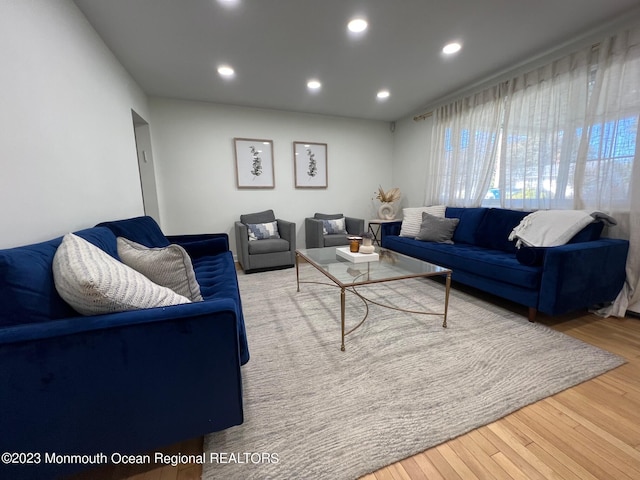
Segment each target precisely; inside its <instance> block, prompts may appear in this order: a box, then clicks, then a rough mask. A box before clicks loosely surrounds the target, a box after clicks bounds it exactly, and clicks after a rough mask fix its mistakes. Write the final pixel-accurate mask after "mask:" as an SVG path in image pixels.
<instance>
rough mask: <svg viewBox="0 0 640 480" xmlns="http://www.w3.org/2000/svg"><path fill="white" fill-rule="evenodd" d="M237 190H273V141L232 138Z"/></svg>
mask: <svg viewBox="0 0 640 480" xmlns="http://www.w3.org/2000/svg"><path fill="white" fill-rule="evenodd" d="M233 143H234V147H235V157H236V181H237V185H238V188H274V187H275V176H274V172H273V141H272V140H260V139H251V138H234V139H233Z"/></svg>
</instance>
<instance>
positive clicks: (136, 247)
mask: <svg viewBox="0 0 640 480" xmlns="http://www.w3.org/2000/svg"><path fill="white" fill-rule="evenodd" d="M117 244H118V255H119V256H120V259H121V260H122V263H124V264H125V265H128V266H129V267H131V268H133V269H134V270H136V271H137V272H140V273H141V274H143V275H144V276H145V277H147V278H148V279H149V280H151V281H152V282H154V283H157V284H158V285H161V286H163V287H167V288H170V289H171V290H173V291H174V292H176V293H177V294H178V295H182V296H183V297H187V298H188V299H189V300H191V301H192V302H200V301H202V295H201V294H200V285H198V281H197V280H196V274H195V272H194V270H193V264H192V263H191V258H189V255H188V254H187V252H186V250H185V249H184V248H182V247H181V246H180V245H175V244H173V245H169V246H168V247H156V248H149V247H145V246H144V245H140V244H139V243H136V242H134V241H132V240H127V239H126V238H124V237H118V239H117Z"/></svg>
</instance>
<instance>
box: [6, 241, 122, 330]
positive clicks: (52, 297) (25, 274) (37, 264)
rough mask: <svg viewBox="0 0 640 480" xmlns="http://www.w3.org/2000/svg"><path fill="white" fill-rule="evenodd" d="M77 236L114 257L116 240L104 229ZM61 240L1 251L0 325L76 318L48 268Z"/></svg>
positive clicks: (115, 255)
mask: <svg viewBox="0 0 640 480" xmlns="http://www.w3.org/2000/svg"><path fill="white" fill-rule="evenodd" d="M76 235H78V236H80V237H82V238H84V239H86V240H88V241H89V242H91V243H92V244H94V245H96V246H98V247H100V248H101V249H102V250H104V251H106V252H107V253H108V254H109V255H111V256H112V257H115V258H117V256H118V253H117V250H116V237H115V235H113V233H112V232H111V231H110V230H109V229H107V228H89V229H86V230H81V231H79V232H76ZM61 242H62V237H58V238H54V239H52V240H48V241H46V242H42V243H36V244H33V245H25V246H21V247H16V248H9V249H6V250H0V284H1V285H2V288H0V305H2V308H1V309H0V325H1V326H8V325H17V324H22V323H40V322H46V321H50V320H57V319H62V318H68V317H75V316H77V315H78V312H76V311H75V310H73V309H72V308H71V307H70V306H69V304H68V303H67V302H65V301H64V300H63V299H62V298H61V297H60V295H59V294H58V292H57V290H56V288H55V285H54V282H53V272H52V270H51V265H52V263H53V256H54V255H55V253H56V249H57V248H58V246H59V245H60V243H61Z"/></svg>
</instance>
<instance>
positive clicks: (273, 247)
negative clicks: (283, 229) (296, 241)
mask: <svg viewBox="0 0 640 480" xmlns="http://www.w3.org/2000/svg"><path fill="white" fill-rule="evenodd" d="M289 248H290V246H289V242H287V241H286V240H284V239H282V238H269V239H266V240H260V241H259V242H249V255H260V254H263V253H276V252H287V251H289Z"/></svg>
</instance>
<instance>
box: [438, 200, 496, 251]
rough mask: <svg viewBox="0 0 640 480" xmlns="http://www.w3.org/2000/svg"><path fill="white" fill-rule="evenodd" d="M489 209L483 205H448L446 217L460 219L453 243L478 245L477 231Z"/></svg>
mask: <svg viewBox="0 0 640 480" xmlns="http://www.w3.org/2000/svg"><path fill="white" fill-rule="evenodd" d="M487 210H489V209H488V208H482V207H479V208H464V207H447V210H446V212H445V217H447V218H458V219H460V223H458V226H457V227H456V230H455V232H453V243H468V244H470V245H477V244H478V240H477V238H476V233H477V231H478V227H479V226H480V222H482V219H483V218H484V215H485V213H487Z"/></svg>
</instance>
